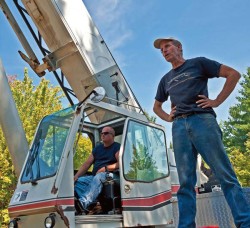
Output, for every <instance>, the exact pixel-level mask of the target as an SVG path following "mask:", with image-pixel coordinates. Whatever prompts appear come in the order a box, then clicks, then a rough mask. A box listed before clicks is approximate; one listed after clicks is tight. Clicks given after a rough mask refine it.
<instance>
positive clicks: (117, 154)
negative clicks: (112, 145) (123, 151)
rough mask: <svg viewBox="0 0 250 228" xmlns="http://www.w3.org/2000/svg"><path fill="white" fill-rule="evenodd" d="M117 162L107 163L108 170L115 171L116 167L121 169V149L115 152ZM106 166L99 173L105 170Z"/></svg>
mask: <svg viewBox="0 0 250 228" xmlns="http://www.w3.org/2000/svg"><path fill="white" fill-rule="evenodd" d="M115 158H116V161H117V162H116V163H113V164H110V165H106V168H107V171H114V170H116V169H119V151H117V152H116V153H115ZM105 171H106V170H105V167H102V168H100V169H99V170H98V171H97V173H101V172H105Z"/></svg>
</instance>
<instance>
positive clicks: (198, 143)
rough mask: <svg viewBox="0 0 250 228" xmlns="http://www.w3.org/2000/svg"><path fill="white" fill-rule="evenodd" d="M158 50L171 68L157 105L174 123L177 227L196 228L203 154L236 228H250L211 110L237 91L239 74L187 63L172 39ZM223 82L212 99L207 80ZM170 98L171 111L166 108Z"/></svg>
mask: <svg viewBox="0 0 250 228" xmlns="http://www.w3.org/2000/svg"><path fill="white" fill-rule="evenodd" d="M154 47H155V48H157V49H160V50H161V53H162V55H163V57H164V58H165V59H166V61H167V62H169V63H170V64H171V65H172V69H171V70H170V71H169V72H168V73H167V74H166V75H164V76H163V78H162V79H161V81H160V83H159V86H158V89H157V94H156V97H155V103H154V112H155V113H156V114H157V115H158V116H159V117H160V118H161V119H163V120H165V121H167V122H173V125H172V136H173V148H174V154H175V160H176V166H177V172H178V176H179V182H180V188H179V190H178V192H177V198H178V207H179V226H178V227H179V228H191V227H192V228H193V227H195V215H196V192H195V184H196V163H197V154H198V153H199V154H201V156H202V157H203V159H204V160H205V162H206V163H207V164H208V165H209V166H210V168H211V169H212V171H213V172H214V173H215V175H216V177H217V179H218V180H219V181H220V184H221V187H222V190H223V192H224V195H225V197H226V200H227V203H228V205H229V207H230V208H231V211H232V214H233V218H234V222H235V224H236V226H237V227H241V228H249V227H250V209H249V205H248V203H247V201H246V199H245V197H244V195H243V192H242V188H241V186H240V184H239V183H238V180H237V177H236V175H235V172H234V170H233V168H232V166H231V163H230V161H229V159H228V156H227V154H226V152H225V150H224V146H223V143H222V133H221V130H220V128H219V126H218V123H217V121H216V114H215V112H214V110H213V108H214V107H218V106H219V105H220V104H222V103H223V102H224V101H225V100H226V99H227V97H228V96H229V95H230V94H231V92H232V91H233V89H234V88H235V86H236V84H237V82H238V80H239V78H240V74H239V73H238V72H237V71H236V70H234V69H233V68H231V67H229V66H226V65H223V64H220V63H218V62H216V61H213V60H210V59H207V58H204V57H198V58H193V59H187V60H185V59H184V58H183V50H182V44H181V42H180V41H178V40H177V39H174V38H159V39H156V40H155V41H154ZM213 77H223V78H225V79H226V82H225V84H224V87H223V88H222V90H221V92H220V93H219V94H218V96H217V98H216V99H210V98H209V96H208V88H207V82H208V79H209V78H213ZM168 97H170V101H171V112H170V113H169V114H168V113H166V112H165V111H164V110H163V108H162V104H163V103H164V102H165V101H167V100H168Z"/></svg>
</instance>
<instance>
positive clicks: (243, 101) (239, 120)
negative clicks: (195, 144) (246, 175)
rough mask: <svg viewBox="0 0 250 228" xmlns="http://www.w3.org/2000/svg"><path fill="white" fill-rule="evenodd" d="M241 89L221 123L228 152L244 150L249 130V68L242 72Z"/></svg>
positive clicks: (243, 151)
mask: <svg viewBox="0 0 250 228" xmlns="http://www.w3.org/2000/svg"><path fill="white" fill-rule="evenodd" d="M242 77H243V80H241V81H240V85H241V89H240V90H239V94H240V95H239V96H237V97H236V99H237V101H238V103H237V104H236V105H234V106H232V107H230V109H229V118H228V120H227V121H225V122H224V123H223V126H222V130H223V134H224V145H225V147H226V150H227V152H228V153H231V151H235V150H239V151H241V152H242V153H245V152H246V144H245V143H246V141H247V135H248V133H249V132H250V68H248V69H247V74H243V76H242Z"/></svg>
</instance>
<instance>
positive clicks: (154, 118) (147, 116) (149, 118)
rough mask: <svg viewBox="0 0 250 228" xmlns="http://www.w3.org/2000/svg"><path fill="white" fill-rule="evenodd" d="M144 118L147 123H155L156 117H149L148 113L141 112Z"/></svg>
mask: <svg viewBox="0 0 250 228" xmlns="http://www.w3.org/2000/svg"><path fill="white" fill-rule="evenodd" d="M143 112H144V114H145V116H146V118H147V119H148V121H149V122H152V123H155V121H156V116H150V115H149V113H148V112H147V111H145V110H143Z"/></svg>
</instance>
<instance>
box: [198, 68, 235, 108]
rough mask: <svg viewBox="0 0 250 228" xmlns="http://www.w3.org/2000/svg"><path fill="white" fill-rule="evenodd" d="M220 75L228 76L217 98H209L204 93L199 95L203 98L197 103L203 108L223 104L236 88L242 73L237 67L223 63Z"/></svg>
mask: <svg viewBox="0 0 250 228" xmlns="http://www.w3.org/2000/svg"><path fill="white" fill-rule="evenodd" d="M219 76H220V77H223V78H226V82H225V84H224V86H223V88H222V90H221V92H220V93H219V95H218V96H217V98H216V99H215V100H211V99H209V98H207V97H206V96H204V95H198V96H199V97H200V98H201V99H200V100H198V101H197V102H196V103H198V106H199V107H202V108H208V107H218V106H219V105H220V104H222V103H223V102H224V101H225V100H226V99H227V98H228V96H229V95H230V94H231V93H232V91H233V90H234V88H235V86H236V84H237V82H238V81H239V79H240V73H239V72H238V71H236V70H235V69H233V68H231V67H229V66H226V65H221V67H220V71H219Z"/></svg>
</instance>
